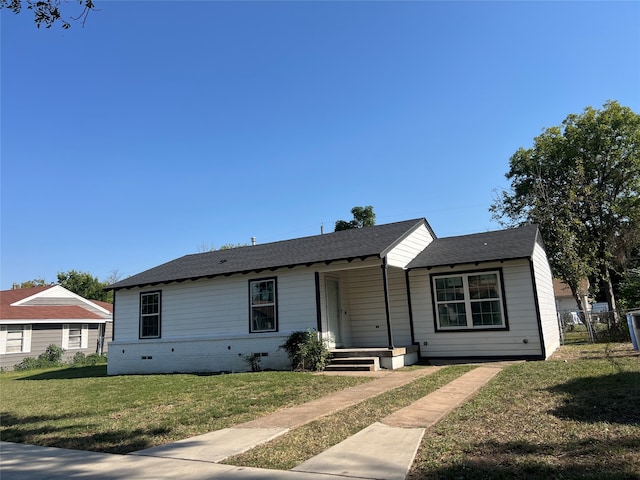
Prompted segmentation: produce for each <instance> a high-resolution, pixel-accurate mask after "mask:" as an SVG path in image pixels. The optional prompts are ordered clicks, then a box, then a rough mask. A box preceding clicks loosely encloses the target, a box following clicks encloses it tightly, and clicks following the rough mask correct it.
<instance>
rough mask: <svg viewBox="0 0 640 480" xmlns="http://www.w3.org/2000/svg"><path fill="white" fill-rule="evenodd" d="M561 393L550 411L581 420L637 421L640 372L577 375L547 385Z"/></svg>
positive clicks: (633, 422) (634, 423) (635, 422)
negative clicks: (564, 380) (558, 402)
mask: <svg viewBox="0 0 640 480" xmlns="http://www.w3.org/2000/svg"><path fill="white" fill-rule="evenodd" d="M548 390H549V391H550V392H552V393H560V394H563V396H564V401H563V404H562V405H561V406H559V407H557V408H555V409H553V410H552V411H551V412H550V413H552V414H553V415H555V416H556V417H559V418H563V419H569V420H577V421H581V422H608V423H619V424H627V425H640V407H639V406H638V399H639V398H640V373H638V372H620V373H615V374H612V375H603V376H600V377H584V378H577V379H575V380H572V381H570V382H566V383H562V384H560V385H555V386H553V387H551V388H549V389H548Z"/></svg>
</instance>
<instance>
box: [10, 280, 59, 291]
mask: <svg viewBox="0 0 640 480" xmlns="http://www.w3.org/2000/svg"><path fill="white" fill-rule="evenodd" d="M47 285H53V283H47V281H46V280H45V279H44V278H34V279H33V280H27V281H26V282H20V283H17V282H13V284H12V285H11V289H12V290H17V289H19V288H31V287H44V286H47Z"/></svg>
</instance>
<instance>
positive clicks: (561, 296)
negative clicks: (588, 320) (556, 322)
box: [553, 278, 591, 313]
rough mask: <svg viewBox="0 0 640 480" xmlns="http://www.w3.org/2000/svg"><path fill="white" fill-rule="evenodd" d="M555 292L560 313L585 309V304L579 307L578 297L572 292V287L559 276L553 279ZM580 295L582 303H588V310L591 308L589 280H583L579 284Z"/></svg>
mask: <svg viewBox="0 0 640 480" xmlns="http://www.w3.org/2000/svg"><path fill="white" fill-rule="evenodd" d="M553 294H554V296H555V299H556V308H557V310H558V313H565V312H579V311H581V310H584V307H583V306H580V307H578V303H577V301H576V297H574V296H573V293H571V287H569V285H567V284H566V283H565V282H563V281H562V280H560V279H558V278H554V279H553ZM578 295H580V301H581V302H582V305H586V307H587V310H588V311H589V310H590V309H591V304H590V303H589V281H588V280H586V279H585V280H583V281H582V282H580V285H579V286H578Z"/></svg>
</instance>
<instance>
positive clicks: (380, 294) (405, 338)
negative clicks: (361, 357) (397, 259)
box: [343, 265, 411, 348]
mask: <svg viewBox="0 0 640 480" xmlns="http://www.w3.org/2000/svg"><path fill="white" fill-rule="evenodd" d="M346 275H347V277H348V305H349V310H348V315H349V325H350V333H351V345H349V346H351V347H354V348H357V347H387V346H389V339H388V334H387V317H386V313H385V312H386V311H385V300H384V285H383V282H382V268H381V267H380V266H379V265H378V266H376V267H370V268H366V269H358V270H348V271H347V272H346ZM387 280H388V286H389V291H388V292H389V309H390V315H391V326H392V331H393V341H394V345H396V346H406V345H410V344H411V330H410V324H409V307H408V302H407V292H406V281H405V276H404V270H402V269H399V268H393V267H389V268H388V270H387ZM343 310H344V309H343Z"/></svg>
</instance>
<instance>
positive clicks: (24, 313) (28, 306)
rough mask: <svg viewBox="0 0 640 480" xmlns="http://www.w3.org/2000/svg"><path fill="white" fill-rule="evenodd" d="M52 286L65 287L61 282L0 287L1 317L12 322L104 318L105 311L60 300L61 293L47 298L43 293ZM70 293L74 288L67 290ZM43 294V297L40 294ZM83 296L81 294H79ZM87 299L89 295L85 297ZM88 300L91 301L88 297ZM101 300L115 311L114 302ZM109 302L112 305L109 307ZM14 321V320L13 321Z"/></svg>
mask: <svg viewBox="0 0 640 480" xmlns="http://www.w3.org/2000/svg"><path fill="white" fill-rule="evenodd" d="M50 289H62V287H60V286H56V285H47V286H40V287H31V288H18V289H14V290H2V291H0V321H4V322H9V323H11V321H14V320H20V321H25V322H27V321H28V322H29V323H32V322H33V321H35V322H56V321H57V322H58V323H61V322H62V321H68V320H79V321H86V322H90V323H94V322H95V321H96V320H98V321H100V322H104V321H105V316H104V315H102V316H101V315H99V314H97V313H95V312H92V311H90V310H88V309H87V308H84V307H82V306H80V305H71V304H66V305H64V304H60V301H61V299H60V297H51V298H47V297H45V296H42V295H41V294H43V293H44V292H46V291H47V290H50ZM67 293H70V294H71V295H75V294H72V293H71V292H68V291H67ZM38 297H40V298H38ZM80 298H81V297H80ZM83 300H84V302H87V300H86V299H83ZM88 302H92V301H91V300H89V301H88ZM92 303H99V306H101V307H102V308H104V309H107V310H109V311H113V309H112V306H111V304H108V303H105V302H92ZM107 305H109V306H110V307H109V308H108V307H107ZM14 323H15V322H14Z"/></svg>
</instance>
